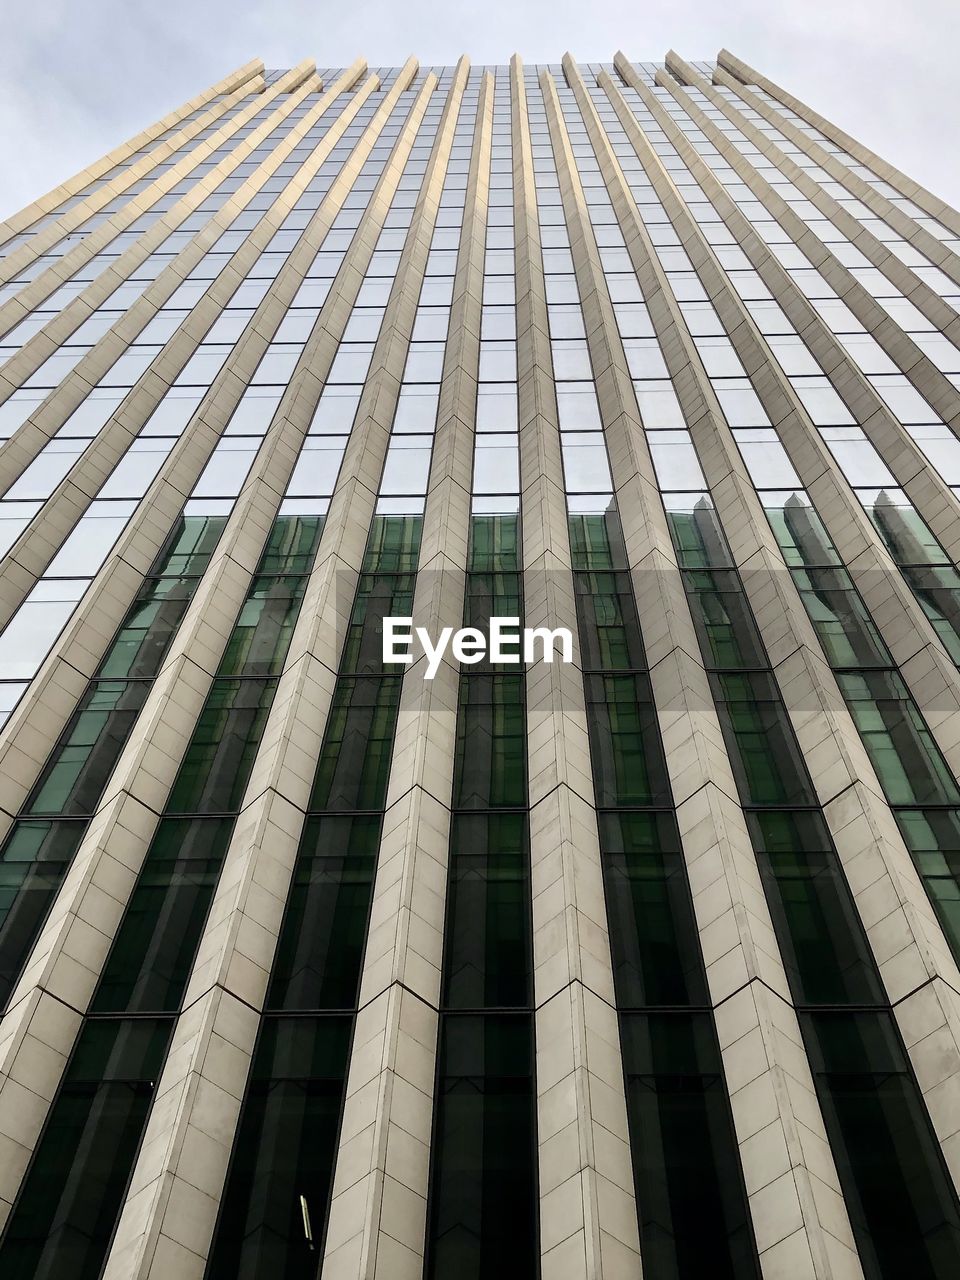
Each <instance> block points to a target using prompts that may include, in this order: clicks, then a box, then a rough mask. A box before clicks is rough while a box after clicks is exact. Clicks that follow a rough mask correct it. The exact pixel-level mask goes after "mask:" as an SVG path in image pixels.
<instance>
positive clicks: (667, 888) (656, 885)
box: [599, 813, 709, 1009]
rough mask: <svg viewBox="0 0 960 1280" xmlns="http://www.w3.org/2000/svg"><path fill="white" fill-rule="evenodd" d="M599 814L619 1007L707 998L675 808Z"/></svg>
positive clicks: (701, 1001) (685, 1002)
mask: <svg viewBox="0 0 960 1280" xmlns="http://www.w3.org/2000/svg"><path fill="white" fill-rule="evenodd" d="M599 822H600V848H601V852H602V854H603V878H604V886H605V892H606V900H607V920H608V924H609V928H610V946H611V950H612V952H613V970H614V981H615V984H616V990H617V1006H618V1008H621V1009H631V1008H633V1009H635V1008H638V1007H640V1006H643V1005H689V1004H708V1003H709V997H708V994H707V985H706V977H705V974H704V971H703V961H702V959H701V956H700V943H699V939H698V935H697V927H696V922H695V921H694V917H693V907H692V903H691V900H690V889H689V886H688V884H687V877H686V872H685V870H684V864H683V855H682V854H681V852H680V837H679V833H678V832H677V829H676V822H675V820H674V818H673V816H672V815H667V814H651V813H617V814H614V813H602V814H600V815H599Z"/></svg>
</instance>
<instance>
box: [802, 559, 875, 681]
mask: <svg viewBox="0 0 960 1280" xmlns="http://www.w3.org/2000/svg"><path fill="white" fill-rule="evenodd" d="M793 580H794V582H795V583H796V586H797V590H798V591H799V592H800V598H801V600H802V601H803V605H804V608H805V609H806V611H807V613H808V614H809V616H810V621H811V622H812V623H813V625H814V628H815V629H816V632H817V637H818V639H819V641H820V643H821V644H822V645H823V651H824V653H825V654H826V656H827V661H828V662H829V663H830V665H831V667H887V666H891V665H892V663H893V659H892V658H891V657H890V652H889V650H888V649H887V646H886V645H885V644H884V642H883V640H882V639H881V637H880V633H879V632H878V631H877V628H876V627H875V626H874V623H873V619H872V618H871V617H870V614H869V613H868V612H867V607H866V605H865V604H864V603H863V600H862V599H861V598H860V595H859V593H858V592H857V591H856V589H855V588H854V585H853V583H852V582H851V581H850V575H849V574H848V573H847V571H846V569H795V570H794V571H793Z"/></svg>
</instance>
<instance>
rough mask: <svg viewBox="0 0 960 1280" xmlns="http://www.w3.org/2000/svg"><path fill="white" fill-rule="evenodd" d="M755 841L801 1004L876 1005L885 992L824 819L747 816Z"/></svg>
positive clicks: (782, 814) (774, 814)
mask: <svg viewBox="0 0 960 1280" xmlns="http://www.w3.org/2000/svg"><path fill="white" fill-rule="evenodd" d="M747 821H748V824H749V827H750V834H751V837H752V839H753V843H754V848H755V849H756V851H757V859H758V862H759V864H760V874H761V876H762V878H763V886H764V891H765V893H766V895H767V901H768V903H769V905H770V914H771V916H772V917H773V923H774V926H775V928H776V931H777V941H778V942H779V945H780V951H781V954H782V956H783V960H784V964H785V966H786V970H787V977H788V979H789V980H790V987H791V990H792V992H793V997H794V999H795V1000H796V1002H797V1003H798V1004H876V1003H878V1002H882V1001H883V999H884V994H883V989H882V987H881V985H880V979H879V976H878V974H877V971H876V966H875V964H874V962H873V958H872V956H871V954H870V949H869V946H868V944H867V940H866V937H865V936H864V932H863V926H862V924H861V923H860V917H859V915H858V913H857V909H856V907H855V906H854V903H853V899H852V898H851V895H850V890H849V888H848V886H847V881H846V878H845V876H844V874H843V870H842V868H841V866H840V863H839V859H838V858H837V854H836V852H835V850H834V849H833V846H832V844H831V841H830V836H829V833H828V832H827V829H826V825H825V823H824V821H823V818H822V817H821V816H820V814H819V813H812V812H807V813H785V812H779V813H778V812H771V813H750V814H748V815H747Z"/></svg>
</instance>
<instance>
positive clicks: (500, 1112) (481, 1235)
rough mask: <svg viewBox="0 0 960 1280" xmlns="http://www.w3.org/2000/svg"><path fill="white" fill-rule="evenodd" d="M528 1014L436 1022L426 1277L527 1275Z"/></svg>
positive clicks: (531, 1253)
mask: <svg viewBox="0 0 960 1280" xmlns="http://www.w3.org/2000/svg"><path fill="white" fill-rule="evenodd" d="M531 1024H532V1018H531V1017H530V1015H529V1014H487V1015H485V1016H478V1017H471V1016H468V1015H466V1016H465V1015H457V1014H450V1015H448V1016H447V1017H445V1018H444V1019H443V1023H442V1032H441V1041H440V1068H439V1075H438V1080H437V1112H436V1120H435V1123H434V1135H433V1172H432V1184H433V1185H432V1191H431V1195H430V1222H429V1225H428V1236H429V1246H428V1261H427V1266H426V1272H425V1274H426V1275H427V1276H428V1277H430V1280H449V1277H451V1276H456V1277H458V1280H487V1278H488V1277H490V1276H497V1277H499V1278H500V1280H530V1277H531V1276H535V1275H536V1274H537V1269H538V1258H537V1245H536V1230H537V1226H536V1224H537V1199H536V1196H537V1190H536V1188H537V1181H536V1165H535V1160H536V1141H537V1139H536V1095H535V1091H534V1087H533V1036H532V1030H533V1028H532V1025H531Z"/></svg>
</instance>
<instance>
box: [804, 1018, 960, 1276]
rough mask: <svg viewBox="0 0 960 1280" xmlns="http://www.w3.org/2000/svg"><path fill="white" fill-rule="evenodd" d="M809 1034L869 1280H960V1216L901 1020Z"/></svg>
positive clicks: (808, 1030)
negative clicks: (900, 1029)
mask: <svg viewBox="0 0 960 1280" xmlns="http://www.w3.org/2000/svg"><path fill="white" fill-rule="evenodd" d="M800 1025H801V1029H802V1030H803V1033H804V1041H805V1043H806V1047H807V1054H808V1057H809V1059H810V1066H811V1069H812V1071H813V1079H814V1084H815V1085H816V1089H817V1095H818V1097H819V1099H820V1106H821V1108H822V1110H823V1117H824V1121H825V1123H826V1126H827V1132H828V1133H829V1135H830V1140H831V1146H832V1148H833V1154H834V1159H835V1160H836V1163H837V1172H838V1174H839V1175H840V1184H841V1187H842V1188H843V1192H844V1202H845V1204H846V1206H847V1210H848V1212H849V1214H850V1224H851V1226H852V1227H853V1231H854V1235H855V1237H856V1241H857V1246H858V1249H859V1252H860V1260H861V1262H862V1264H863V1269H864V1274H865V1276H866V1277H867V1280H903V1277H904V1276H923V1277H924V1278H925V1280H954V1278H955V1277H956V1276H957V1275H960V1209H958V1205H957V1198H956V1194H955V1192H954V1190H953V1186H952V1184H951V1180H950V1176H949V1174H948V1172H947V1169H946V1167H945V1165H944V1162H943V1156H942V1154H941V1151H940V1145H939V1143H938V1142H937V1139H936V1137H935V1135H934V1133H933V1131H932V1129H931V1127H930V1120H929V1117H928V1115H927V1110H926V1107H925V1106H924V1102H923V1098H922V1097H921V1095H920V1091H919V1089H918V1088H917V1085H916V1082H915V1080H914V1078H913V1074H912V1072H911V1071H910V1067H909V1064H908V1062H907V1057H906V1054H905V1052H904V1050H903V1046H902V1044H901V1042H900V1037H899V1035H898V1033H897V1030H896V1027H895V1024H894V1022H893V1018H892V1017H891V1015H890V1014H888V1013H845V1012H843V1013H841V1012H831V1013H828V1012H823V1013H806V1014H801V1016H800Z"/></svg>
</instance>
